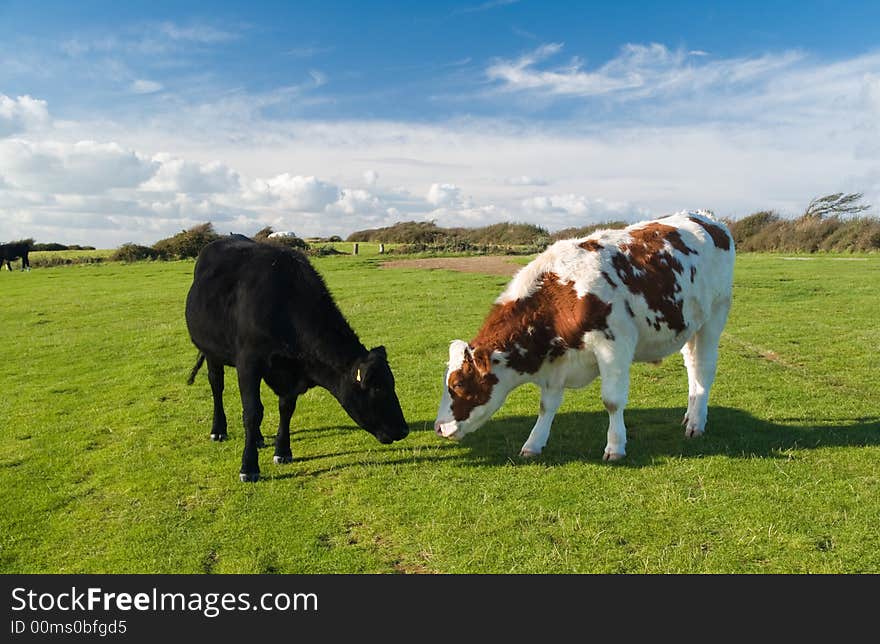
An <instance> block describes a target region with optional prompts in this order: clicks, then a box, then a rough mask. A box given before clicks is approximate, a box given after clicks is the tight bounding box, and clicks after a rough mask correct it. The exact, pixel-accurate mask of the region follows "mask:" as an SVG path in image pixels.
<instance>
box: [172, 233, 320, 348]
mask: <svg viewBox="0 0 880 644" xmlns="http://www.w3.org/2000/svg"><path fill="white" fill-rule="evenodd" d="M328 297H329V294H327V291H326V287H325V286H324V284H323V281H322V280H321V278H320V277H319V276H318V275H317V273H316V272H315V271H314V269H313V268H312V267H311V265H310V264H309V263H308V260H307V259H306V258H305V257H304V256H302V255H301V254H300V253H298V252H296V251H294V250H292V249H288V248H284V247H279V246H275V245H272V244H262V243H257V242H254V241H252V240H250V239H247V238H244V237H237V236H234V237H229V238H223V239H220V240H217V241H215V242H212V243H211V244H208V245H207V246H206V247H205V248H204V249H202V252H201V253H200V254H199V258H198V260H197V261H196V267H195V271H194V277H193V284H192V287H191V288H190V291H189V294H188V296H187V302H186V320H187V327H188V329H189V332H190V337H191V338H192V341H193V343H194V344H195V345H196V346H197V347H198V348H199V349H200V350H202V351H203V352H205V353H207V354H210V355H214V356H216V357H217V358H219V359H221V360H222V361H223V362H224V363H226V364H229V365H234V364H235V359H236V354H237V353H238V351H239V350H240V349H241V348H242V347H243V346H248V347H259V345H261V344H266V345H267V346H271V347H272V348H273V350H274V351H278V350H280V351H284V350H285V349H289V350H290V351H291V352H294V351H295V347H296V343H297V337H296V335H297V334H296V331H295V326H296V311H297V310H298V309H302V308H308V307H312V306H315V305H316V303H317V301H318V300H321V299H324V298H328Z"/></svg>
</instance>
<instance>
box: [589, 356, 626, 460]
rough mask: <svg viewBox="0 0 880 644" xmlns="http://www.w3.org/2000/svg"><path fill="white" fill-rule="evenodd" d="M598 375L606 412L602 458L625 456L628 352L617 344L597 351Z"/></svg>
mask: <svg viewBox="0 0 880 644" xmlns="http://www.w3.org/2000/svg"><path fill="white" fill-rule="evenodd" d="M596 359H597V361H598V363H599V377H600V378H601V379H602V403H603V404H604V405H605V409H606V411H607V412H608V441H607V443H606V445H605V452H604V454H603V455H602V460H604V461H617V460H619V459H621V458H623V457H624V456H626V425H625V424H624V422H623V410H624V408H625V407H626V403H627V402H628V400H629V369H630V365H631V364H632V355H631V353H628V352H625V351H623V350H622V349H619V348H617V347H615V348H613V349H612V348H610V347H608V348H604V349H603V350H597V351H596Z"/></svg>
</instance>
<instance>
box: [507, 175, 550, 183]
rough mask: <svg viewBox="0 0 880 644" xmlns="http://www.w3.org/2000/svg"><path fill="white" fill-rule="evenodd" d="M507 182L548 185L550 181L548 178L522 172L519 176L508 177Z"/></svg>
mask: <svg viewBox="0 0 880 644" xmlns="http://www.w3.org/2000/svg"><path fill="white" fill-rule="evenodd" d="M505 183H506V184H507V185H509V186H546V185H547V183H548V182H547V180H546V179H539V178H538V177H530V176H528V175H525V174H521V175H520V176H518V177H508V178H507V180H506V181H505Z"/></svg>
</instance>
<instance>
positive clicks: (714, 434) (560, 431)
mask: <svg viewBox="0 0 880 644" xmlns="http://www.w3.org/2000/svg"><path fill="white" fill-rule="evenodd" d="M684 411H685V410H684V408H683V407H673V408H656V409H627V410H626V423H627V430H628V431H627V437H628V441H627V456H626V458H625V459H623V460H622V461H619V462H617V463H615V464H613V465H611V467H649V466H652V465H659V464H661V463H662V462H663V461H664V460H667V459H669V458H701V457H704V456H718V455H720V456H727V457H730V458H785V459H787V458H791V457H792V456H793V455H794V453H796V452H798V451H801V450H809V449H816V448H826V447H866V446H873V445H880V417H862V418H851V419H841V418H834V419H830V418H829V419H822V418H817V419H813V420H812V421H811V422H804V421H803V420H801V422H800V423H798V422H793V423H786V424H776V423H773V422H769V421H766V420H762V419H760V418H757V417H755V416H753V415H751V414H749V413H748V412H745V411H742V410H739V409H731V408H729V407H710V409H709V423H708V425H707V431H706V434H704V435H703V436H701V437H700V438H695V439H686V438H685V437H684V430H683V428H682V427H681V426H680V425H679V421H680V419H681V418H682V416H683V415H684ZM534 421H535V417H533V416H509V417H504V418H498V419H497V420H496V419H493V420H491V421H489V422H488V423H487V424H486V425H485V426H483V427H482V428H480V429H479V430H477V431H476V432H474V433H473V434H470V435H468V436H466V437H465V439H464V440H463V441H462V442H461V443H459V444H457V445H456V444H454V443H451V442H447V441H445V440H443V439H440V438H437V439H436V440H437V448H436V449H435V448H434V447H433V446H427V447H426V446H424V445H421V444H420V445H419V447H421V448H422V449H425V450H427V451H429V452H431V453H427V454H425V453H416V454H413V448H412V447H410V446H408V445H407V441H406V439H405V440H404V441H403V442H401V443H395V444H394V445H393V446H387V447H386V446H379V445H371V446H370V448H369V449H364V450H361V451H358V450H348V451H345V452H339V453H329V454H323V455H320V454H314V455H310V456H307V457H302V458H301V457H297V456H296V455H294V464H295V463H297V462H306V461H311V462H318V461H320V460H321V459H334V458H337V457H345V456H348V457H351V456H356V455H357V454H358V453H362V454H365V455H366V454H369V458H367V459H357V460H354V461H346V462H341V463H334V464H333V465H332V466H329V467H326V468H319V469H316V470H309V471H306V472H303V471H300V472H298V473H297V472H290V473H285V474H279V475H276V476H272V477H271V478H289V477H291V476H316V475H320V474H323V473H326V472H330V471H334V470H336V471H339V470H341V469H344V468H346V467H350V466H353V465H357V466H372V465H377V466H383V465H405V464H416V463H430V462H447V463H448V462H452V463H455V464H461V465H464V466H478V467H485V466H490V467H494V466H500V465H505V464H510V463H511V462H513V463H522V464H523V465H526V466H528V465H529V464H531V463H537V464H543V465H562V464H565V463H569V462H594V463H597V464H601V463H602V452H603V450H604V448H605V432H606V429H607V426H608V415H607V414H606V413H605V412H604V411H603V412H567V413H561V414H558V415H557V416H556V418H555V420H554V421H553V429H552V430H551V432H550V440H549V442H548V444H547V446H546V447H545V448H544V452H543V453H542V454H541V455H540V456H539V457H537V458H535V459H531V460H528V461H524V460H521V459H519V458H518V454H519V449H520V447H521V446H522V444H523V443H524V442H525V440H526V438H527V437H528V435H529V432H530V431H531V428H532V425H533V424H534ZM410 427H411V428H412V429H413V434H411V435H418V434H421V433H422V432H423V431H425V430H423V429H420V428H423V427H431V428H432V427H433V420H432V421H430V422H426V421H417V422H411V423H410ZM332 429H340V428H338V427H334V428H332ZM316 431H320V430H316ZM365 438H366V437H365ZM603 465H604V464H603ZM606 466H607V465H606Z"/></svg>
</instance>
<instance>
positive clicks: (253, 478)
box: [238, 472, 260, 483]
mask: <svg viewBox="0 0 880 644" xmlns="http://www.w3.org/2000/svg"><path fill="white" fill-rule="evenodd" d="M238 478H239V480H240V481H241V482H242V483H256V482H257V481H259V480H260V473H259V472H241V473H240V474H239V475H238Z"/></svg>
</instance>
